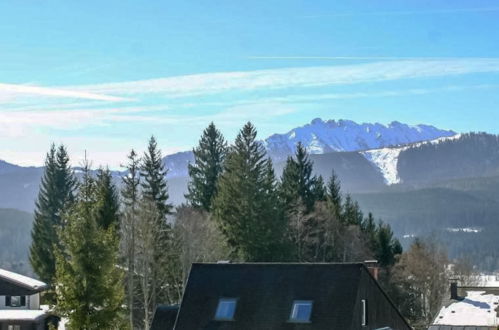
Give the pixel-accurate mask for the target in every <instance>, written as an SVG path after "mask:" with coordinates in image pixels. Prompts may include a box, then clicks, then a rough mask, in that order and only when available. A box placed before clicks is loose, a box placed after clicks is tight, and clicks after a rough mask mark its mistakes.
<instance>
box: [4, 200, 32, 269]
mask: <svg viewBox="0 0 499 330" xmlns="http://www.w3.org/2000/svg"><path fill="white" fill-rule="evenodd" d="M32 225H33V215H32V214H30V213H27V212H22V211H18V210H13V209H0V242H2V243H1V244H2V248H1V249H0V268H5V269H10V270H13V271H16V272H20V273H23V274H27V275H30V274H31V273H32V271H31V267H30V265H29V262H28V253H29V246H30V244H31V235H30V233H31V227H32Z"/></svg>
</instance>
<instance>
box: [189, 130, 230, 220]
mask: <svg viewBox="0 0 499 330" xmlns="http://www.w3.org/2000/svg"><path fill="white" fill-rule="evenodd" d="M193 152H194V157H195V160H194V164H189V165H188V169H189V176H190V179H191V181H190V182H189V186H188V190H189V193H188V194H186V195H185V197H186V199H187V201H188V202H189V203H190V204H191V205H192V206H194V207H196V208H200V209H203V210H205V211H210V210H211V203H212V201H213V197H214V196H215V194H216V192H217V181H218V178H219V176H220V174H221V173H222V169H223V162H224V159H225V156H226V153H227V143H226V141H225V140H224V137H223V136H222V133H220V131H219V130H218V129H217V128H216V127H215V125H214V124H213V123H211V124H210V125H209V126H208V127H207V128H206V129H205V130H204V132H203V135H202V136H201V139H200V140H199V145H198V146H197V147H196V148H194V150H193Z"/></svg>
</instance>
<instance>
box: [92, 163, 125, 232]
mask: <svg viewBox="0 0 499 330" xmlns="http://www.w3.org/2000/svg"><path fill="white" fill-rule="evenodd" d="M96 189H97V195H98V196H99V199H98V200H97V201H96V202H97V203H96V209H95V212H96V216H97V224H98V225H99V226H101V227H102V228H104V229H108V228H110V227H114V229H115V230H116V231H117V230H118V228H119V221H120V219H119V200H118V192H117V190H116V186H115V185H114V183H113V177H112V175H111V172H110V171H109V169H105V170H104V169H102V168H101V169H99V170H98V171H97V180H96Z"/></svg>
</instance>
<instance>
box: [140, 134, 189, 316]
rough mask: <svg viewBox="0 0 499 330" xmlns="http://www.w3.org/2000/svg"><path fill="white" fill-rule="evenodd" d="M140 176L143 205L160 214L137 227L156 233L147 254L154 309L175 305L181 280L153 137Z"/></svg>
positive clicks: (159, 157)
mask: <svg viewBox="0 0 499 330" xmlns="http://www.w3.org/2000/svg"><path fill="white" fill-rule="evenodd" d="M140 174H141V181H142V183H141V186H142V199H143V201H142V204H143V205H149V203H153V204H154V205H155V210H156V211H155V212H158V215H159V216H158V217H154V220H155V222H152V221H149V222H145V223H141V224H140V225H141V226H152V228H151V230H154V231H155V235H154V239H155V240H154V245H153V248H152V250H151V251H149V253H151V255H152V257H153V260H154V264H153V265H152V269H151V270H150V278H151V281H150V286H151V287H150V288H149V289H150V291H151V299H152V302H151V304H152V306H156V304H157V303H158V302H166V303H178V299H179V296H180V294H181V292H179V290H178V288H179V284H178V282H179V281H180V282H181V279H179V278H177V277H176V275H177V273H176V272H177V268H178V267H179V262H178V253H177V251H175V250H174V249H173V243H172V242H173V240H172V229H171V226H170V224H169V223H168V222H167V216H168V215H170V214H171V213H172V211H171V210H172V205H171V204H169V203H168V186H167V182H166V170H165V168H164V165H163V161H162V159H161V152H160V151H159V149H158V147H157V143H156V139H155V138H154V137H151V139H150V140H149V146H148V148H147V151H146V152H145V153H144V157H143V158H142V165H141V172H140ZM148 207H149V206H148ZM149 208H150V207H149ZM145 307H147V306H145Z"/></svg>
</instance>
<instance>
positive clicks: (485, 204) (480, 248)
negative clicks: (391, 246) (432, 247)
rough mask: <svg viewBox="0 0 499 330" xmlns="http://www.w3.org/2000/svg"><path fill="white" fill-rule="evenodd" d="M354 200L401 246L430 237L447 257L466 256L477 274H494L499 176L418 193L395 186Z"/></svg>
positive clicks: (436, 184)
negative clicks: (387, 228)
mask: <svg viewBox="0 0 499 330" xmlns="http://www.w3.org/2000/svg"><path fill="white" fill-rule="evenodd" d="M353 197H354V198H355V199H356V200H358V201H359V204H360V206H361V208H362V209H363V210H364V211H366V212H367V211H372V212H373V213H374V214H375V215H376V217H380V218H382V219H383V220H384V221H386V222H388V223H390V224H391V226H392V228H393V229H394V231H395V233H396V234H397V236H398V237H400V238H401V239H402V240H401V241H402V243H405V245H406V246H408V244H409V243H410V242H411V241H412V239H413V238H414V237H416V236H427V235H435V236H436V237H437V238H438V239H440V240H441V241H442V242H443V243H444V245H445V246H446V248H447V249H448V252H449V253H450V256H451V257H460V256H468V257H471V258H472V260H476V262H477V264H478V265H480V267H481V268H482V269H487V270H490V271H492V270H497V269H499V249H497V247H496V246H497V237H499V176H494V177H480V178H460V179H456V180H446V181H442V182H434V183H432V185H431V186H429V187H425V188H419V189H418V188H416V189H414V188H412V187H410V186H403V185H398V186H393V187H391V188H386V189H385V191H380V192H372V193H361V194H354V196H353Z"/></svg>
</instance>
